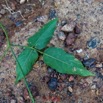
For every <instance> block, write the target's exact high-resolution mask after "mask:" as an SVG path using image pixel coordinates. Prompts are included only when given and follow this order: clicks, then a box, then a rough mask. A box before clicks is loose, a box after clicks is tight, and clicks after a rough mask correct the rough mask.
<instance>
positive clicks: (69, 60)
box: [43, 47, 94, 76]
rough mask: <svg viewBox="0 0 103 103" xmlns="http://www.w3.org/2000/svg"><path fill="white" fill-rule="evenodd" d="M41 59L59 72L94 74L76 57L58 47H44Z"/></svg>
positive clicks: (81, 74)
mask: <svg viewBox="0 0 103 103" xmlns="http://www.w3.org/2000/svg"><path fill="white" fill-rule="evenodd" d="M43 60H44V62H45V63H46V64H47V65H48V66H50V67H52V68H53V69H55V70H56V71H58V72H60V73H66V74H75V75H80V76H94V74H92V73H91V72H90V71H88V70H86V69H85V67H84V66H83V64H82V63H81V62H80V61H79V60H78V59H76V58H75V57H74V56H73V55H71V54H68V53H66V52H65V51H64V50H62V49H60V48H55V47H51V48H48V49H46V50H45V51H44V55H43Z"/></svg>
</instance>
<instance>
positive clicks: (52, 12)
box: [49, 9, 57, 19]
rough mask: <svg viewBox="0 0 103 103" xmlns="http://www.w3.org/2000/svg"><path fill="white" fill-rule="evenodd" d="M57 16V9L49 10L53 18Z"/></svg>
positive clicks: (50, 16)
mask: <svg viewBox="0 0 103 103" xmlns="http://www.w3.org/2000/svg"><path fill="white" fill-rule="evenodd" d="M56 17H57V13H56V10H55V9H50V11H49V18H50V19H53V18H56Z"/></svg>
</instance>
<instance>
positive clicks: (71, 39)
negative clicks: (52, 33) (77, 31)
mask: <svg viewBox="0 0 103 103" xmlns="http://www.w3.org/2000/svg"><path fill="white" fill-rule="evenodd" d="M75 39H76V38H75V35H74V33H70V34H69V35H68V36H67V38H66V42H65V43H66V46H71V45H73V44H74V42H75Z"/></svg>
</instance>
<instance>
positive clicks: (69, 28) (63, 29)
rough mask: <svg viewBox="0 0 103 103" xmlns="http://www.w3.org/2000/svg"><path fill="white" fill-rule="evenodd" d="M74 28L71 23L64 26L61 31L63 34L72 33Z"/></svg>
mask: <svg viewBox="0 0 103 103" xmlns="http://www.w3.org/2000/svg"><path fill="white" fill-rule="evenodd" d="M74 27H75V24H74V23H73V22H71V23H69V24H66V25H64V26H63V27H62V28H61V30H62V31H64V32H72V31H73V29H74Z"/></svg>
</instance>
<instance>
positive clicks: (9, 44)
mask: <svg viewBox="0 0 103 103" xmlns="http://www.w3.org/2000/svg"><path fill="white" fill-rule="evenodd" d="M0 27H1V28H2V30H3V31H4V33H5V36H6V39H7V47H8V48H10V50H11V52H12V54H13V56H14V58H15V60H16V62H17V63H18V65H19V67H20V70H21V72H22V74H23V76H24V73H23V70H22V67H21V65H20V63H19V61H18V59H17V57H16V55H15V53H14V51H13V49H12V46H11V43H10V40H9V38H8V33H7V31H6V29H5V27H4V26H3V25H2V24H1V23H0ZM5 52H6V51H5ZM5 54H6V53H5ZM23 79H24V82H25V85H26V88H27V89H28V92H29V95H30V98H31V101H32V103H35V100H34V98H33V96H32V93H31V91H30V89H29V87H28V84H27V81H26V78H25V76H24V77H23Z"/></svg>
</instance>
